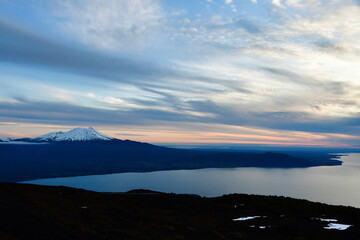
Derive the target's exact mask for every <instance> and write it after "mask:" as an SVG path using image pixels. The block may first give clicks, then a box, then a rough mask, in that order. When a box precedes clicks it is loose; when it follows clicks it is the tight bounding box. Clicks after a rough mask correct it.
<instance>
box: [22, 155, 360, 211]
mask: <svg viewBox="0 0 360 240" xmlns="http://www.w3.org/2000/svg"><path fill="white" fill-rule="evenodd" d="M341 160H342V161H344V163H343V165H342V166H329V167H327V166H324V167H313V168H297V169H266V168H231V169H229V168H227V169H200V170H174V171H159V172H150V173H119V174H107V175H94V176H82V177H67V178H53V179H41V180H35V181H28V182H27V183H34V184H43V185H63V186H70V187H76V188H84V189H88V190H94V191H100V192H124V191H128V190H132V189H139V188H142V189H151V190H155V191H161V192H174V193H192V194H199V195H203V196H210V197H212V196H220V195H223V194H228V193H248V194H262V195H281V196H289V197H294V198H302V199H308V200H311V201H319V202H324V203H329V204H337V205H349V206H354V207H360V185H359V183H360V153H353V154H350V155H348V156H343V157H342V158H341Z"/></svg>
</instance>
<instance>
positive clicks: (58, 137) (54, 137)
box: [0, 127, 119, 143]
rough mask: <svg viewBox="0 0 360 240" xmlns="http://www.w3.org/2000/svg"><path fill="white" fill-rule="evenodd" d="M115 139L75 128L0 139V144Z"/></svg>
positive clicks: (89, 130)
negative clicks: (27, 136)
mask: <svg viewBox="0 0 360 240" xmlns="http://www.w3.org/2000/svg"><path fill="white" fill-rule="evenodd" d="M113 140H119V139H117V138H113V137H109V136H107V135H105V134H103V133H101V132H99V131H97V130H96V129H94V128H93V127H88V128H81V127H77V128H74V129H71V130H69V131H67V132H63V131H58V132H50V133H46V134H43V135H41V136H38V137H34V138H11V137H7V138H0V141H2V142H7V143H11V142H86V141H113Z"/></svg>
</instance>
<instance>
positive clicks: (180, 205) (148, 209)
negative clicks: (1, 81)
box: [0, 184, 360, 240]
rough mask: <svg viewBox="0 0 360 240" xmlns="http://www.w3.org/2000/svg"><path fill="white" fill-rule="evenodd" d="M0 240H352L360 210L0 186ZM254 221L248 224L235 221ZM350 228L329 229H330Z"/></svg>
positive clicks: (359, 226) (237, 197)
mask: <svg viewBox="0 0 360 240" xmlns="http://www.w3.org/2000/svg"><path fill="white" fill-rule="evenodd" d="M0 195H1V196H2V197H1V198H0V210H1V213H2V214H0V239H24V240H26V239H38V240H42V239H59V240H61V239H159V240H161V239H315V240H316V239H330V240H332V239H358V236H359V234H360V209H355V208H350V207H336V206H329V205H325V204H320V203H312V202H309V201H304V200H295V199H290V198H284V197H265V196H254V195H243V194H233V195H226V196H222V197H217V198H202V197H199V196H196V195H176V194H163V193H157V192H151V191H132V192H129V193H113V194H105V193H96V192H90V191H85V190H80V189H73V188H66V187H45V186H36V185H25V184H0ZM249 216H260V217H259V218H255V219H249V220H246V221H233V219H236V218H242V217H249ZM320 219H335V220H337V223H341V224H347V225H352V226H351V227H349V228H348V229H347V230H343V231H339V230H329V229H325V228H324V227H326V226H328V224H329V223H328V222H325V221H321V220H320Z"/></svg>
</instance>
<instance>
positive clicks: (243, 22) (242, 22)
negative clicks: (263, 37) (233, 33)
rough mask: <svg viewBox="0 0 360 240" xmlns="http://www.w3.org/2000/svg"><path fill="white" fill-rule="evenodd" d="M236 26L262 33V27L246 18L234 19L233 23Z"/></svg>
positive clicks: (253, 32)
mask: <svg viewBox="0 0 360 240" xmlns="http://www.w3.org/2000/svg"><path fill="white" fill-rule="evenodd" d="M233 24H234V25H235V26H236V27H240V28H243V29H244V30H246V31H247V32H248V33H252V34H255V33H260V32H262V31H261V29H260V27H259V26H258V25H257V24H255V23H254V22H253V21H250V20H249V19H245V18H238V19H235V20H234V23H233Z"/></svg>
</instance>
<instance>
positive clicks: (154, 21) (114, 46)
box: [54, 0, 164, 51]
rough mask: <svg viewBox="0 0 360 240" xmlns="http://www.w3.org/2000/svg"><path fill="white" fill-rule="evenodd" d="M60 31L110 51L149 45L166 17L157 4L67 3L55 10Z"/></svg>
mask: <svg viewBox="0 0 360 240" xmlns="http://www.w3.org/2000/svg"><path fill="white" fill-rule="evenodd" d="M54 11H55V12H56V14H57V15H58V16H59V17H60V18H62V21H61V22H58V24H60V27H61V29H63V30H64V31H65V32H67V33H69V34H70V35H71V36H73V37H77V38H78V39H80V40H81V41H82V42H84V43H85V44H89V45H91V46H95V47H98V48H102V49H109V50H120V51H124V50H127V49H128V48H129V47H130V48H132V49H134V48H137V47H141V46H143V45H146V44H148V41H149V40H150V39H151V38H152V37H153V36H154V34H153V33H154V31H156V29H157V27H158V26H159V24H160V20H161V18H162V17H163V15H164V13H163V10H162V6H161V4H160V2H159V1H158V0H121V1H117V0H107V1H106V4H104V2H103V1H101V0H65V1H58V2H57V4H56V5H55V6H54Z"/></svg>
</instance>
